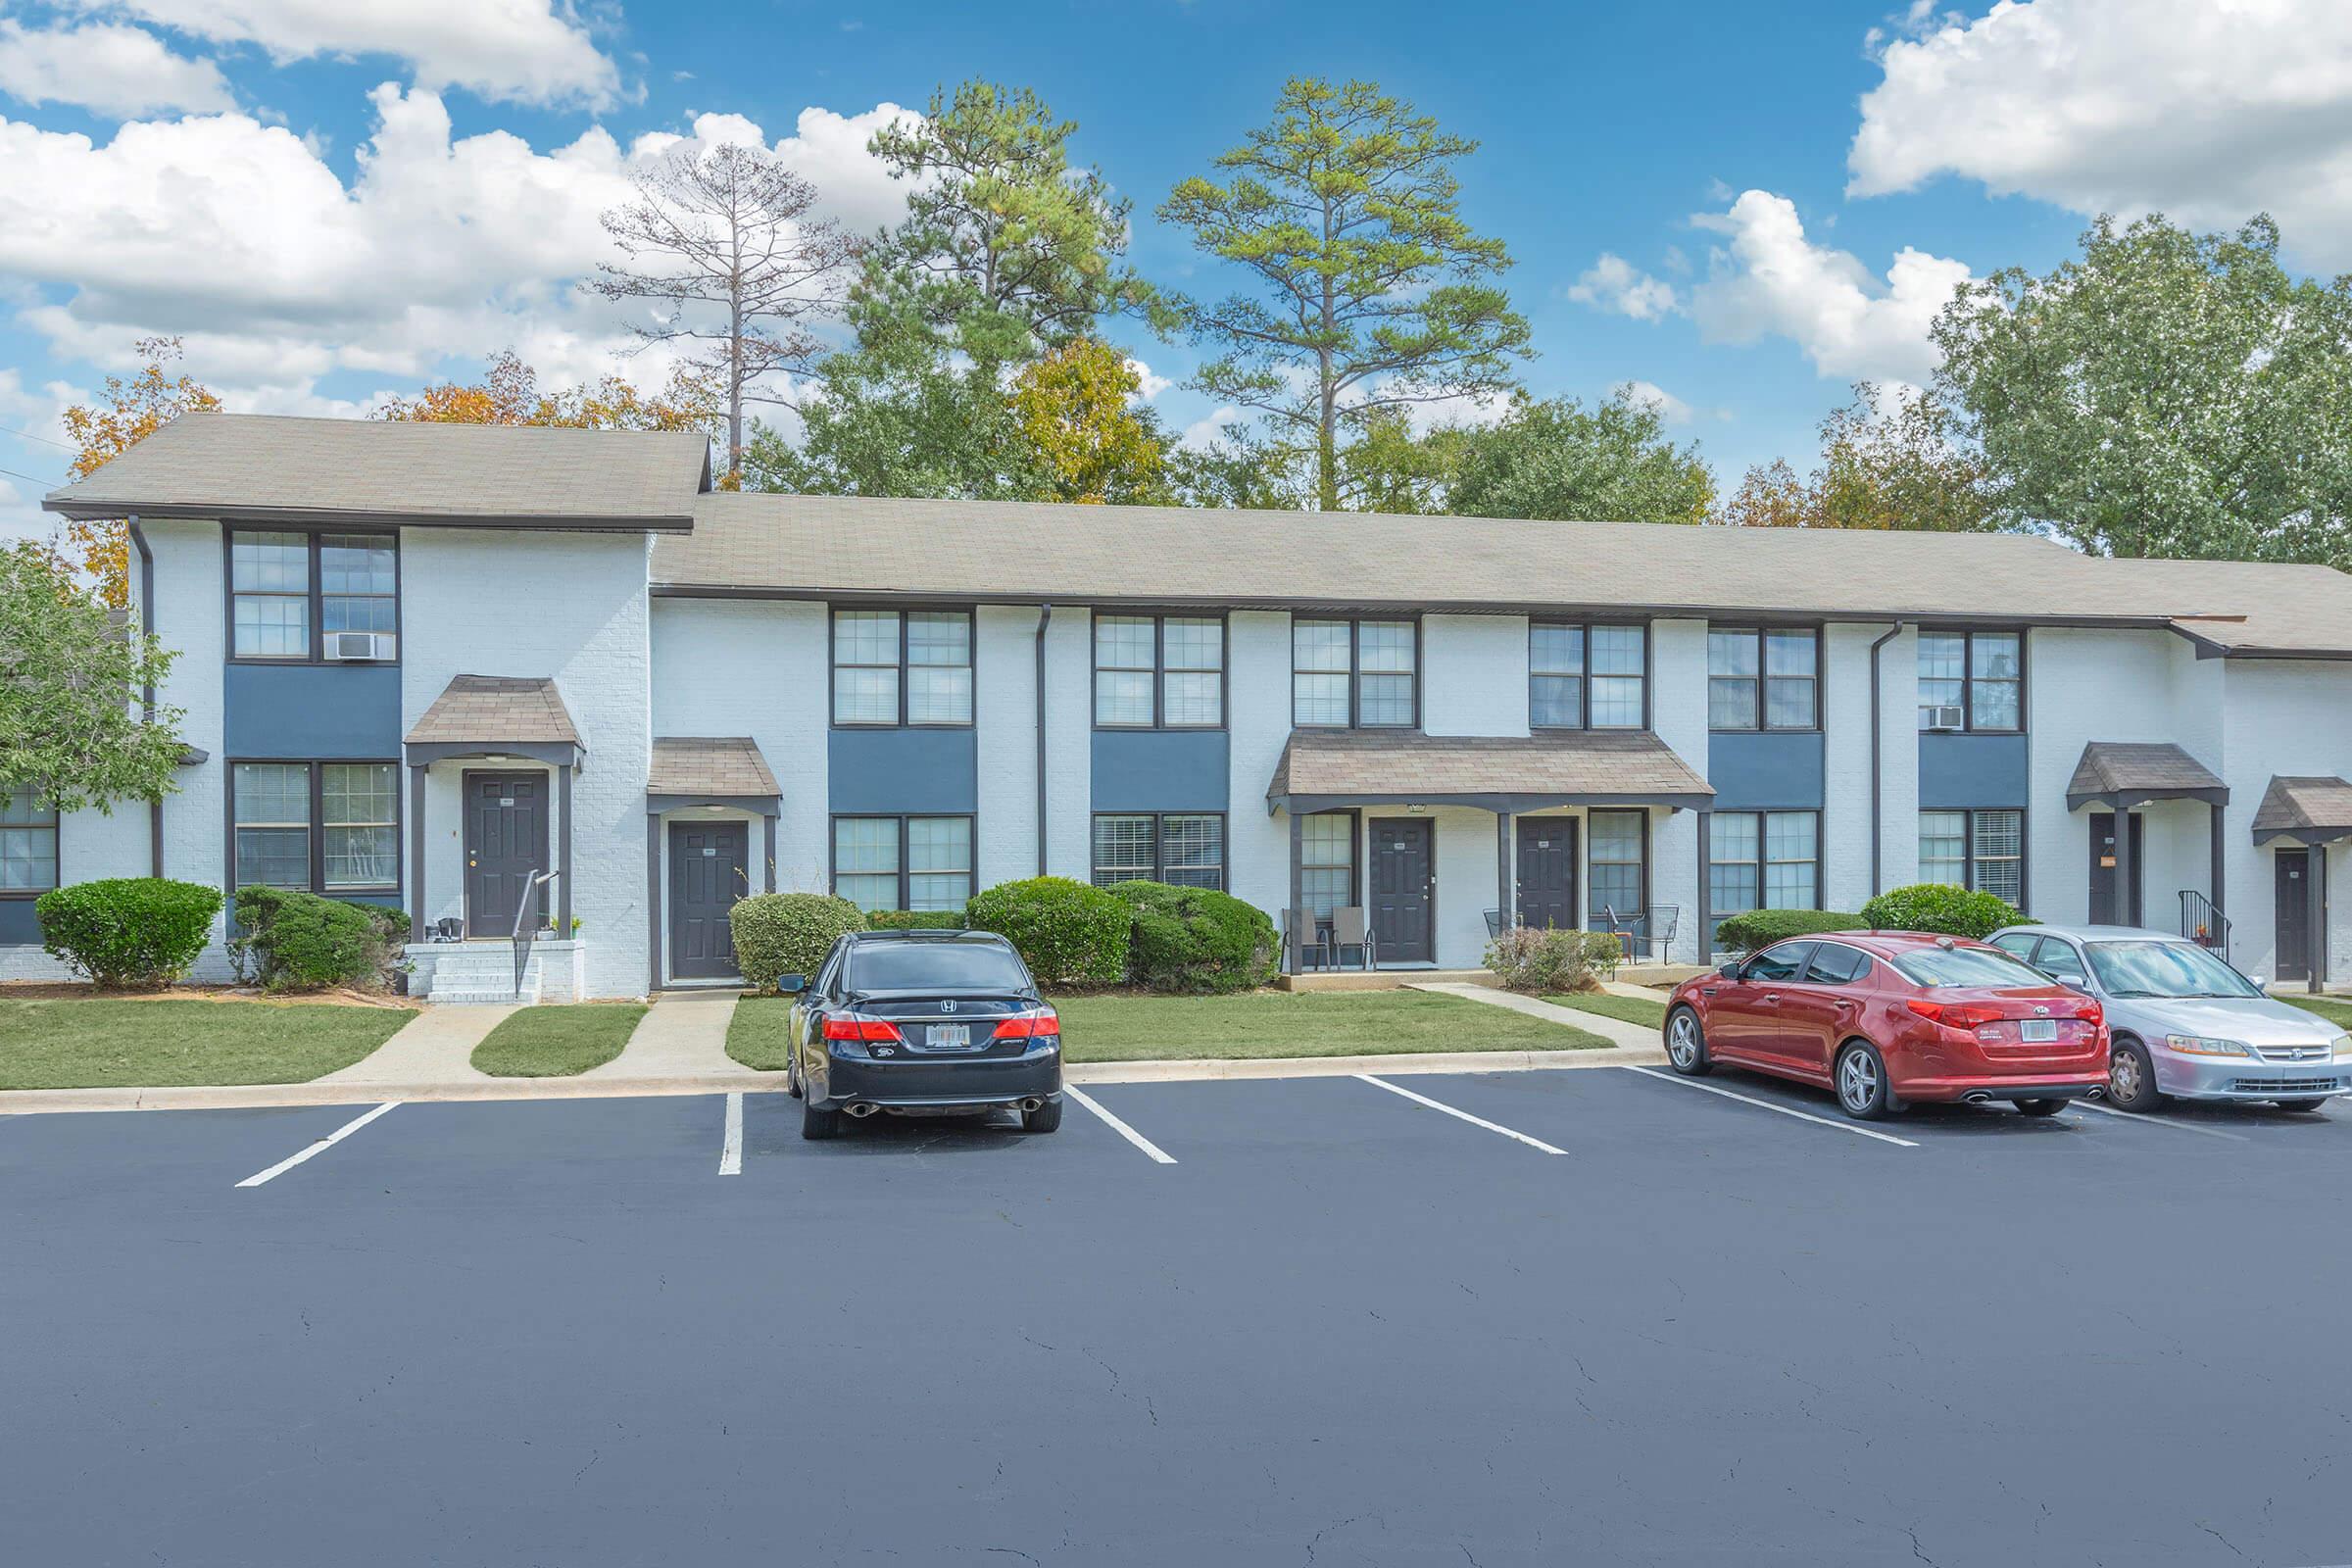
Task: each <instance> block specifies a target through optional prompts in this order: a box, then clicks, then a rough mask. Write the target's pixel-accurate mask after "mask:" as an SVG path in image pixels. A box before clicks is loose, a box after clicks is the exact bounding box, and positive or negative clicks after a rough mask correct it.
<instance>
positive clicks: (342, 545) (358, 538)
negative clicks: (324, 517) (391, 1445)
mask: <svg viewBox="0 0 2352 1568" xmlns="http://www.w3.org/2000/svg"><path fill="white" fill-rule="evenodd" d="M398 570H399V566H398V556H397V553H396V552H395V551H394V549H393V546H392V541H391V539H390V537H389V536H386V535H380V534H348V533H328V534H320V535H319V629H320V630H322V631H326V632H330V633H331V632H338V631H383V632H390V631H398V630H399V629H400V619H399V614H400V599H399V592H400V589H399V579H398V576H397V573H398Z"/></svg>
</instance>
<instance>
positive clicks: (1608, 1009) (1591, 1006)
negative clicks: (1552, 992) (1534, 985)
mask: <svg viewBox="0 0 2352 1568" xmlns="http://www.w3.org/2000/svg"><path fill="white" fill-rule="evenodd" d="M1544 1001H1545V1002H1553V1003H1557V1004H1559V1005H1561V1006H1563V1007H1574V1008H1575V1009H1576V1010H1577V1011H1579V1012H1597V1013H1599V1014H1600V1015H1601V1016H1602V1017H1603V1018H1614V1019H1616V1020H1617V1021H1618V1022H1620V1023H1638V1024H1641V1025H1642V1027H1644V1028H1648V1029H1658V1028H1663V1027H1664V1026H1665V1023H1666V1004H1665V1003H1663V1002H1652V1001H1651V1000H1650V999H1649V998H1647V997H1621V996H1619V995H1618V994H1617V993H1616V992H1614V991H1578V992H1574V993H1571V994H1567V995H1563V996H1556V997H1550V996H1547V997H1545V998H1544Z"/></svg>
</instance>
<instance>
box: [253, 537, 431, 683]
mask: <svg viewBox="0 0 2352 1568" xmlns="http://www.w3.org/2000/svg"><path fill="white" fill-rule="evenodd" d="M228 589H229V597H228V620H229V657H230V658H232V659H267V660H284V661H289V662H297V663H302V662H314V661H316V660H318V659H319V657H320V654H321V653H322V651H323V649H322V644H321V639H320V636H319V634H320V633H333V632H339V631H366V632H383V633H391V632H396V631H398V630H399V629H400V540H399V538H398V536H396V535H394V534H389V533H320V534H309V533H293V532H286V531H268V530H261V531H257V530H253V529H246V528H238V529H232V530H231V531H230V533H229V536H228Z"/></svg>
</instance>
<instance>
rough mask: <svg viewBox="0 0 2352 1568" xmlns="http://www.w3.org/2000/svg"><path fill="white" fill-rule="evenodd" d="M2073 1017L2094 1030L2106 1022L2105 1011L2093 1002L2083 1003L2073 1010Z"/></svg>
mask: <svg viewBox="0 0 2352 1568" xmlns="http://www.w3.org/2000/svg"><path fill="white" fill-rule="evenodd" d="M2075 1016H2076V1017H2078V1018H2080V1019H2082V1021H2083V1022H2084V1023H2086V1024H2088V1025H2090V1026H2091V1027H2092V1028H2093V1029H2096V1028H2097V1027H2098V1026H2099V1025H2101V1024H2103V1023H2105V1022H2106V1021H2107V1010H2106V1009H2105V1008H2104V1007H2101V1006H2100V1005H2098V1004H2097V1003H2095V1002H2085V1003H2083V1004H2082V1005H2081V1006H2079V1007H2077V1008H2076V1009H2075Z"/></svg>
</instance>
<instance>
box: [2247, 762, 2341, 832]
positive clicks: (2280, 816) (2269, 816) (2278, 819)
mask: <svg viewBox="0 0 2352 1568" xmlns="http://www.w3.org/2000/svg"><path fill="white" fill-rule="evenodd" d="M2340 838H2352V783H2346V782H2345V781H2344V780H2342V779H2340V778H2337V777H2336V776H2335V775H2334V774H2332V773H2327V774H2300V775H2285V774H2281V775H2279V776H2278V777H2275V778H2273V779H2272V780H2271V787H2270V788H2269V789H2267V790H2265V791H2263V794H2262V804H2261V805H2260V806H2258V807H2256V808H2255V809H2254V842H2255V843H2257V844H2268V843H2270V842H2271V841H2272V840H2274V839H2287V840H2290V841H2292V842H2294V843H2296V844H2327V843H2331V842H2333V841H2334V840H2336V839H2340Z"/></svg>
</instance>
